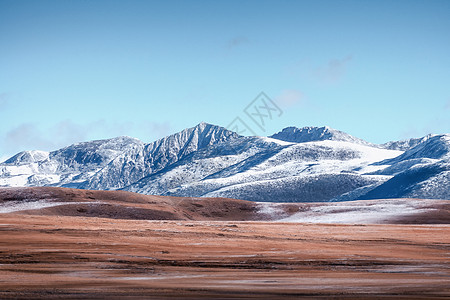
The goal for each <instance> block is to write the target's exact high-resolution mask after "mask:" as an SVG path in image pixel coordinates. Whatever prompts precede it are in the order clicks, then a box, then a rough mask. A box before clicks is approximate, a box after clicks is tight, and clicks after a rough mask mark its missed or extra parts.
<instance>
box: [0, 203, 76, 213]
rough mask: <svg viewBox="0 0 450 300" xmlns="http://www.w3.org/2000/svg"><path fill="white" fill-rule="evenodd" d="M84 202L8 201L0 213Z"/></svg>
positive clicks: (1, 206)
mask: <svg viewBox="0 0 450 300" xmlns="http://www.w3.org/2000/svg"><path fill="white" fill-rule="evenodd" d="M82 203H85V202H51V201H49V200H38V201H8V202H5V203H3V204H1V205H0V213H2V214H4V213H11V212H17V211H24V210H32V209H42V208H47V207H54V206H60V205H68V204H70V205H72V204H82Z"/></svg>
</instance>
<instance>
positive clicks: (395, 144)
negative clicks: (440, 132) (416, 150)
mask: <svg viewBox="0 0 450 300" xmlns="http://www.w3.org/2000/svg"><path fill="white" fill-rule="evenodd" d="M431 136H432V135H431V134H429V135H426V136H424V137H421V138H412V139H407V140H401V141H391V142H387V143H384V144H381V145H380V146H381V148H384V149H389V150H401V151H406V150H408V149H410V148H412V147H415V146H417V145H418V144H420V143H422V142H425V141H426V140H428V139H429V138H430V137H431Z"/></svg>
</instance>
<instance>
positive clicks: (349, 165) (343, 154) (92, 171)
mask: <svg viewBox="0 0 450 300" xmlns="http://www.w3.org/2000/svg"><path fill="white" fill-rule="evenodd" d="M449 152H450V135H448V134H442V135H428V136H425V137H423V138H418V139H410V140H405V141H393V142H389V143H386V144H382V145H375V144H371V143H368V142H366V141H364V140H362V139H359V138H356V137H353V136H351V135H349V134H347V133H345V132H342V131H339V130H336V129H332V128H330V127H328V126H324V127H303V128H296V127H287V128H285V129H283V130H282V131H280V132H278V133H276V134H274V135H272V136H270V137H258V136H248V137H244V136H241V135H239V134H237V133H235V132H233V131H230V130H228V129H226V128H224V127H221V126H217V125H212V124H208V123H204V122H202V123H199V124H198V125H196V126H194V127H192V128H187V129H185V130H182V131H180V132H178V133H175V134H172V135H169V136H167V137H164V138H162V139H159V140H157V141H154V142H151V143H143V142H142V141H140V140H138V139H134V138H130V137H118V138H113V139H107V140H97V141H91V142H83V143H77V144H73V145H70V146H68V147H65V148H62V149H59V150H56V151H52V152H45V151H24V152H21V153H18V154H16V155H15V156H13V157H11V158H10V159H8V160H7V161H5V162H4V163H1V164H0V186H4V187H19V186H27V187H35V186H55V187H70V188H81V189H92V190H125V191H131V192H137V193H141V194H152V195H167V196H180V197H225V198H235V199H243V200H250V201H257V202H323V201H344V200H358V199H376V198H411V197H415V198H430V199H432V198H434V199H450V189H449V186H450V155H449Z"/></svg>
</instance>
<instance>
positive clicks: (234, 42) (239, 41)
mask: <svg viewBox="0 0 450 300" xmlns="http://www.w3.org/2000/svg"><path fill="white" fill-rule="evenodd" d="M249 42H250V40H249V39H248V38H247V37H245V36H236V37H234V38H232V39H230V40H229V41H228V43H227V48H228V49H233V48H236V47H239V46H242V45H245V44H248V43H249Z"/></svg>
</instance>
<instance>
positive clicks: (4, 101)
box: [0, 93, 10, 112]
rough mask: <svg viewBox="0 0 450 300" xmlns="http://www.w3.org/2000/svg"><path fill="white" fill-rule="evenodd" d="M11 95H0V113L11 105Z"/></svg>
mask: <svg viewBox="0 0 450 300" xmlns="http://www.w3.org/2000/svg"><path fill="white" fill-rule="evenodd" d="M9 98H10V97H9V94H8V93H0V112H2V111H4V110H5V109H6V108H7V107H8V105H9Z"/></svg>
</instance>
